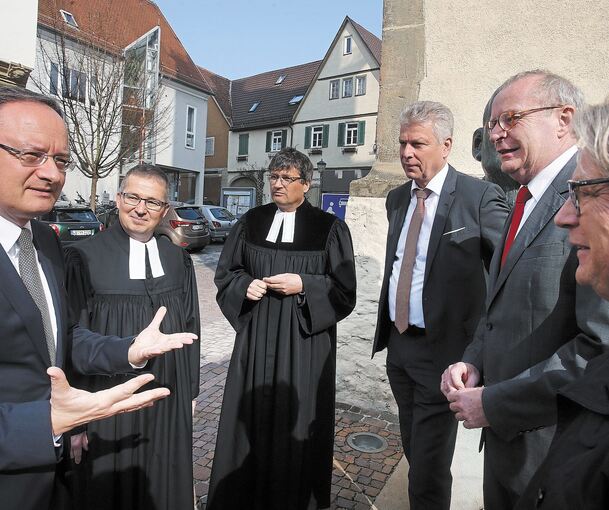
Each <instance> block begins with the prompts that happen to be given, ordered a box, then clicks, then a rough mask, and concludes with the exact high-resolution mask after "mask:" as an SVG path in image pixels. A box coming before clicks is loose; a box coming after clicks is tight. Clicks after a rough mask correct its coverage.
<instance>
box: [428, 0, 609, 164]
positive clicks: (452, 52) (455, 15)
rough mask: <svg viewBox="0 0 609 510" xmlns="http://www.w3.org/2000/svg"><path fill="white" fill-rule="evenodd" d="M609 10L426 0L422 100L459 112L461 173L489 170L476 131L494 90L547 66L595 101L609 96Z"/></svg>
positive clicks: (581, 1) (455, 158)
mask: <svg viewBox="0 0 609 510" xmlns="http://www.w3.org/2000/svg"><path fill="white" fill-rule="evenodd" d="M607 12H609V0H594V1H592V0H577V1H573V2H531V1H530V0H514V1H512V2H509V3H505V4H501V3H497V2H491V1H490V0H463V1H461V2H446V1H443V0H426V2H425V7H424V15H425V48H424V52H425V73H424V77H423V80H422V82H421V87H420V94H419V97H420V98H421V99H434V100H438V101H441V102H444V103H446V104H447V105H448V106H449V107H450V108H451V109H452V110H453V113H454V114H455V144H454V147H453V154H452V157H451V161H452V162H453V164H454V165H455V166H456V167H457V168H460V169H462V170H464V171H469V172H472V173H477V174H481V173H482V170H481V168H480V165H479V163H477V162H476V161H474V159H473V158H472V156H471V151H470V147H471V139H472V133H473V131H474V130H475V129H476V128H477V127H479V126H481V124H482V112H483V111H484V107H485V105H486V103H487V101H488V99H489V97H490V96H491V94H492V93H493V91H494V90H495V89H496V88H497V87H498V86H499V85H500V84H501V83H502V82H503V81H504V80H505V79H506V78H508V77H509V76H511V75H513V74H515V73H517V72H520V71H525V70H529V69H535V68H546V69H549V70H551V71H553V72H555V73H558V74H561V75H564V76H566V77H567V78H569V79H571V80H572V81H573V82H574V83H575V84H576V85H578V86H580V87H581V88H582V90H583V91H584V93H585V95H586V99H587V100H588V101H590V102H598V101H601V100H602V99H603V98H604V97H605V96H606V95H607V93H608V91H609V72H608V63H609V37H607V27H608V24H607V21H606V19H604V17H603V15H602V14H603V13H607Z"/></svg>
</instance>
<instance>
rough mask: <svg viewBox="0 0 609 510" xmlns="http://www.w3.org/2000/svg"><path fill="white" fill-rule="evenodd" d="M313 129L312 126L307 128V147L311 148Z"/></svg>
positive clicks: (305, 146)
mask: <svg viewBox="0 0 609 510" xmlns="http://www.w3.org/2000/svg"><path fill="white" fill-rule="evenodd" d="M311 129H312V128H311V127H310V126H309V127H306V128H305V145H304V148H305V149H310V148H311Z"/></svg>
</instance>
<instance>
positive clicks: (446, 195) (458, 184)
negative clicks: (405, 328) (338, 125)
mask: <svg viewBox="0 0 609 510" xmlns="http://www.w3.org/2000/svg"><path fill="white" fill-rule="evenodd" d="M411 188H412V181H410V182H408V183H406V184H403V185H402V186H399V187H397V188H396V189H394V190H392V191H391V192H390V193H389V195H388V196H387V202H386V208H387V219H388V220H389V231H388V234H387V249H386V255H385V274H384V277H383V286H382V288H381V296H380V299H379V311H378V320H377V326H376V334H375V337H374V346H373V350H372V353H373V355H374V353H375V352H377V351H380V350H382V349H384V348H385V347H386V345H387V341H388V339H389V332H390V330H391V326H392V323H391V320H390V319H389V303H388V299H387V293H388V291H389V279H390V277H391V271H392V267H393V262H394V260H395V253H396V248H397V244H398V240H399V237H400V232H401V230H402V226H403V224H404V218H405V217H406V211H407V209H408V205H409V204H410V190H411ZM508 212H509V209H508V206H507V205H506V202H505V197H504V194H503V192H502V191H501V189H500V188H499V187H498V186H497V185H495V184H492V183H489V182H486V181H482V180H480V179H476V178H474V177H470V176H468V175H465V174H462V173H460V172H457V171H456V170H455V169H454V168H453V167H452V166H449V169H448V175H447V177H446V180H445V181H444V186H443V188H442V192H441V194H440V198H439V202H438V208H437V210H436V215H435V218H434V222H433V226H432V230H431V235H430V239H429V247H428V250H427V262H426V265H425V280H424V284H423V314H424V317H425V328H426V331H427V338H428V340H429V342H430V343H433V345H434V349H435V351H436V360H437V367H438V369H439V370H444V368H446V366H448V364H450V363H453V362H455V361H458V360H459V359H460V358H461V355H462V354H463V350H464V349H465V347H466V345H467V344H468V343H469V342H470V341H471V339H472V336H473V334H474V331H475V330H476V326H477V325H478V321H479V319H480V314H481V313H482V311H483V307H484V299H485V296H486V280H485V267H486V268H488V264H489V263H490V260H491V257H492V254H493V251H494V249H495V247H496V246H497V244H498V243H499V240H500V237H501V231H502V230H503V224H504V223H505V219H506V218H507V215H508ZM463 227H465V228H464V229H463V230H460V229H461V228H463ZM453 231H455V232H454V233H450V232H453ZM438 385H439V382H438Z"/></svg>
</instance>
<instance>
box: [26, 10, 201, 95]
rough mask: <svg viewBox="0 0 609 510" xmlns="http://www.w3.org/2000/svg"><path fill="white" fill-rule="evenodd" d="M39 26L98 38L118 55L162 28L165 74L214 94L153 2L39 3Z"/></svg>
mask: <svg viewBox="0 0 609 510" xmlns="http://www.w3.org/2000/svg"><path fill="white" fill-rule="evenodd" d="M60 9H62V10H64V11H67V12H69V13H71V14H72V15H73V16H74V19H75V20H76V23H77V24H78V29H74V28H72V27H70V26H69V25H68V24H67V23H65V22H64V20H63V18H62V16H61V13H60V12H59V10H60ZM38 23H39V24H41V25H43V26H45V27H47V28H49V29H51V30H57V29H58V28H61V29H65V32H66V33H67V34H68V35H69V36H70V37H74V38H77V39H89V38H92V37H94V38H97V39H98V40H99V41H100V43H101V44H103V45H105V46H106V47H107V48H109V49H113V50H114V51H115V52H118V51H120V50H122V49H123V48H125V47H126V46H128V45H129V44H131V43H132V42H134V41H135V40H137V39H138V38H139V37H141V36H142V35H144V34H145V33H147V32H148V31H150V30H151V29H153V28H154V27H156V26H160V27H161V45H160V49H161V54H160V71H161V73H162V74H165V75H167V76H169V77H171V78H173V79H176V80H178V81H181V82H184V83H185V84H187V85H189V86H191V87H193V88H196V89H198V90H201V91H203V92H210V88H211V87H210V86H209V85H208V83H207V82H206V81H205V78H204V77H203V76H202V75H201V73H200V72H199V70H198V69H197V66H196V65H195V64H194V62H193V61H192V59H191V58H190V55H188V52H187V51H186V50H185V49H184V46H182V43H181V42H180V40H179V39H178V37H177V36H176V34H175V32H174V31H173V29H172V28H171V25H170V24H169V23H168V22H167V20H166V19H165V17H164V16H163V13H162V12H161V10H160V9H159V8H158V7H157V5H156V4H155V3H154V2H152V1H150V0H39V1H38Z"/></svg>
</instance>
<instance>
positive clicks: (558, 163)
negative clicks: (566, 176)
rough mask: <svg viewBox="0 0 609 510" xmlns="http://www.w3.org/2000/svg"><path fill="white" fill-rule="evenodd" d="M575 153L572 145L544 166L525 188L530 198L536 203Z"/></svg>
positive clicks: (574, 147) (575, 149)
mask: <svg viewBox="0 0 609 510" xmlns="http://www.w3.org/2000/svg"><path fill="white" fill-rule="evenodd" d="M576 153H577V146H576V145H573V146H572V147H569V148H568V149H567V150H566V151H565V152H563V153H562V154H561V155H560V156H558V157H557V158H556V159H555V160H554V161H552V162H551V163H550V164H549V165H548V166H546V167H545V168H544V169H543V170H541V172H539V173H538V174H537V175H536V176H535V177H533V178H532V179H531V180H530V181H529V183H528V184H527V188H529V191H530V192H531V196H532V197H533V198H534V199H535V201H536V202H538V201H539V199H540V198H541V196H542V195H543V194H544V193H545V192H546V190H547V189H548V186H549V185H550V183H551V182H552V181H553V180H554V179H555V178H556V176H557V175H558V174H559V173H560V171H561V170H562V169H563V167H564V166H565V165H566V164H567V163H568V162H569V160H570V159H571V158H572V157H573V156H574V155H575V154H576Z"/></svg>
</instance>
